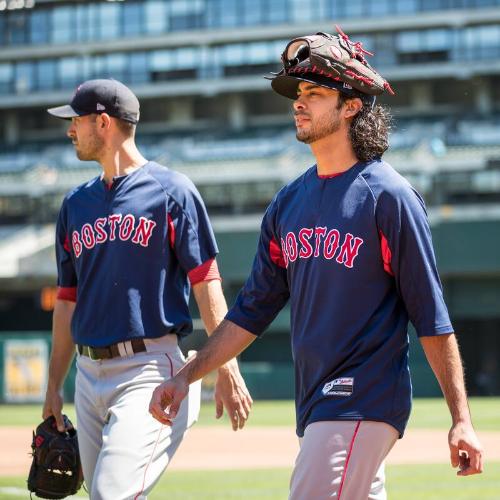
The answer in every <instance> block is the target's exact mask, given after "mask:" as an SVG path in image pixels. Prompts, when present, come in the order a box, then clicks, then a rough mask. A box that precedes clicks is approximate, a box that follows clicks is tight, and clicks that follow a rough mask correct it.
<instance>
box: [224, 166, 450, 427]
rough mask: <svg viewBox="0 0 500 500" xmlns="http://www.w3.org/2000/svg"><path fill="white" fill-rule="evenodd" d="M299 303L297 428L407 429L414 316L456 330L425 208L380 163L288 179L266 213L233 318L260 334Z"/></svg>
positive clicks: (419, 326)
mask: <svg viewBox="0 0 500 500" xmlns="http://www.w3.org/2000/svg"><path fill="white" fill-rule="evenodd" d="M288 300H290V305H291V343H292V355H293V360H294V366H295V392H296V413H297V433H298V435H299V436H302V435H303V433H304V429H305V427H306V426H307V425H308V424H309V423H312V422H317V421H322V420H358V419H363V420H375V421H382V422H386V423H388V424H390V425H392V426H394V427H395V428H396V429H397V430H398V431H399V432H400V435H402V434H403V432H404V429H405V426H406V423H407V421H408V417H409V414H410V408H411V382H410V374H409V368H408V320H411V322H412V323H413V325H414V326H415V328H416V331H417V334H418V335H419V336H432V335H440V334H446V333H451V332H452V331H453V329H452V325H451V323H450V319H449V316H448V311H447V309H446V305H445V303H444V300H443V294H442V287H441V283H440V280H439V276H438V273H437V269H436V262H435V257H434V252H433V248H432V241H431V234H430V230H429V225H428V220H427V214H426V211H425V206H424V203H423V201H422V199H421V198H420V196H419V195H418V194H417V192H416V191H415V190H414V189H413V188H412V187H411V186H410V184H409V183H408V182H407V181H406V180H405V179H404V178H403V177H402V176H400V175H399V174H398V173H397V172H396V171H395V170H394V169H393V168H392V167H391V166H390V165H388V164H387V163H385V162H383V161H382V160H376V161H373V162H368V163H364V162H358V163H357V164H355V165H354V166H353V167H352V168H350V169H349V170H347V171H346V172H344V173H343V174H341V175H339V176H335V177H328V178H322V177H320V176H318V174H317V168H316V166H313V167H312V168H310V169H309V170H307V171H306V172H305V173H304V174H303V175H302V176H300V177H299V178H298V179H296V180H295V181H293V182H291V183H290V184H288V185H287V186H285V187H284V188H283V189H281V191H279V193H278V194H277V195H276V196H275V198H274V199H273V201H272V202H271V204H270V206H269V207H268V209H267V211H266V214H265V216H264V219H263V222H262V227H261V236H260V241H259V244H258V250H257V254H256V257H255V260H254V263H253V269H252V271H251V274H250V276H249V278H248V280H247V282H246V284H245V285H244V287H243V289H242V290H241V291H240V293H239V295H238V297H237V299H236V303H235V305H234V306H233V307H232V309H231V310H230V311H229V312H228V314H227V316H226V317H227V319H229V320H230V321H232V322H234V323H236V324H237V325H239V326H241V327H243V328H245V329H246V330H248V331H250V332H251V333H253V334H255V335H260V334H261V333H262V332H263V331H264V330H265V329H266V328H267V326H268V325H269V324H270V323H271V322H272V320H273V319H274V318H275V317H276V315H277V313H278V312H279V311H280V310H281V309H282V307H283V306H284V305H285V304H286V302H287V301H288Z"/></svg>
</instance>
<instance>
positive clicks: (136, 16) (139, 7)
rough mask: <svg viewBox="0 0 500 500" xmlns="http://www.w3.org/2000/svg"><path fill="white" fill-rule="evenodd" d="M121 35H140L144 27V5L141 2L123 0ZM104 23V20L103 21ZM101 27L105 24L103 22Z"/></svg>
mask: <svg viewBox="0 0 500 500" xmlns="http://www.w3.org/2000/svg"><path fill="white" fill-rule="evenodd" d="M121 7H122V10H121V12H122V26H123V30H122V33H123V36H138V35H141V34H142V32H143V28H144V20H143V14H144V5H143V3H142V2H125V3H124V4H123V5H122V6H121ZM103 23H104V21H103ZM102 28H103V29H104V28H105V26H104V24H103V26H102Z"/></svg>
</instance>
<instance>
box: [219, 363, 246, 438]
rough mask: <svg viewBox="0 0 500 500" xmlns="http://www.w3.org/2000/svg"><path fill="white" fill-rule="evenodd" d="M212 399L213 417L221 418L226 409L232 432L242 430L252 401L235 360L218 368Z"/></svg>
mask: <svg viewBox="0 0 500 500" xmlns="http://www.w3.org/2000/svg"><path fill="white" fill-rule="evenodd" d="M214 397H215V408H216V414H215V417H216V418H220V417H222V415H223V413H224V408H226V412H227V415H228V417H229V419H230V420H231V425H232V427H233V431H237V430H238V429H242V428H243V427H244V425H245V423H246V421H247V419H248V417H249V415H250V410H251V408H252V403H253V400H252V397H251V396H250V393H249V392H248V389H247V386H246V384H245V381H244V380H243V377H242V376H241V373H240V370H239V368H238V363H237V362H236V360H235V359H232V360H231V361H228V362H227V363H226V364H225V365H224V366H222V367H220V368H219V370H218V373H217V382H216V383H215V394H214Z"/></svg>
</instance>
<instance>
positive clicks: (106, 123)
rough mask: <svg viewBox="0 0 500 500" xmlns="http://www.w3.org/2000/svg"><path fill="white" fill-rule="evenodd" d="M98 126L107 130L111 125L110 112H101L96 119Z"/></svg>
mask: <svg viewBox="0 0 500 500" xmlns="http://www.w3.org/2000/svg"><path fill="white" fill-rule="evenodd" d="M96 125H97V128H98V129H100V130H107V129H109V127H110V126H111V117H110V116H109V115H108V113H99V114H98V115H97V119H96Z"/></svg>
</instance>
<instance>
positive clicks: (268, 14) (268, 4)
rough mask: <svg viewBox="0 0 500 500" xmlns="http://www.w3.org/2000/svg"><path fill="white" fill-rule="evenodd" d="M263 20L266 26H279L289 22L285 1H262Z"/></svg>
mask: <svg viewBox="0 0 500 500" xmlns="http://www.w3.org/2000/svg"><path fill="white" fill-rule="evenodd" d="M263 16H264V19H265V20H266V22H267V24H281V23H286V22H288V21H289V20H290V14H289V12H288V2H287V0H264V12H263Z"/></svg>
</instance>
